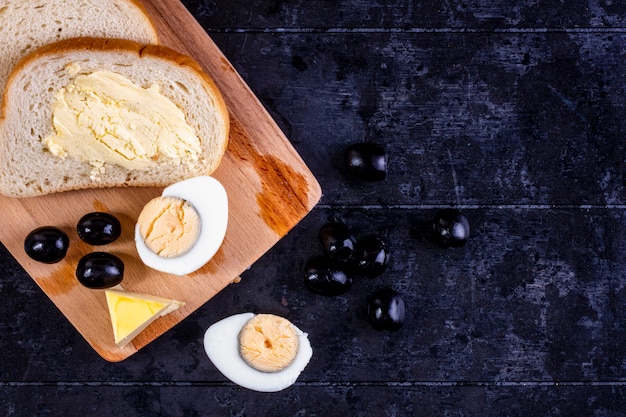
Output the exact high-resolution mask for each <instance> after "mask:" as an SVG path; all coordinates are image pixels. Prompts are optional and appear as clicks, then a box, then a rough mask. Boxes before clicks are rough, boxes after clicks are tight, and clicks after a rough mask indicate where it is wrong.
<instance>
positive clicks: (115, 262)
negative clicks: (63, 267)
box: [76, 252, 124, 289]
mask: <svg viewBox="0 0 626 417" xmlns="http://www.w3.org/2000/svg"><path fill="white" fill-rule="evenodd" d="M76 278H77V279H78V282H80V283H81V284H83V285H84V286H85V287H87V288H95V289H98V288H110V287H114V286H116V285H117V284H119V283H120V282H122V279H123V278H124V262H122V260H121V259H120V258H118V257H117V256H115V255H113V254H110V253H107V252H92V253H88V254H87V255H85V256H83V257H82V258H80V260H79V261H78V265H77V266H76Z"/></svg>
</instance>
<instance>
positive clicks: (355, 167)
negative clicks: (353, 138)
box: [344, 142, 387, 181]
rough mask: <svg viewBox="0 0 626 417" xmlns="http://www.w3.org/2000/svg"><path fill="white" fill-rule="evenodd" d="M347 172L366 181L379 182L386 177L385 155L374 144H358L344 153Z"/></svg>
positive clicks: (380, 148)
mask: <svg viewBox="0 0 626 417" xmlns="http://www.w3.org/2000/svg"><path fill="white" fill-rule="evenodd" d="M344 161H345V163H346V166H347V167H348V172H349V173H351V174H352V175H354V176H356V177H358V178H360V179H363V180H366V181H381V180H384V179H385V177H386V176H387V153H386V152H385V149H384V148H383V147H382V146H380V145H377V144H375V143H369V142H359V143H355V144H352V145H350V146H348V147H347V148H346V150H345V153H344Z"/></svg>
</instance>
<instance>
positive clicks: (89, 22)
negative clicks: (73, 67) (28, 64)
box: [0, 0, 158, 102]
mask: <svg viewBox="0 0 626 417" xmlns="http://www.w3.org/2000/svg"><path fill="white" fill-rule="evenodd" d="M80 36H92V37H98V38H121V39H131V40H134V41H137V42H141V43H151V44H156V43H158V35H157V31H156V28H155V26H154V24H153V22H152V21H151V19H150V18H149V16H148V15H147V13H146V10H145V9H144V7H143V5H142V4H141V3H140V2H138V1H136V0H82V1H75V0H6V1H0V102H1V101H2V92H3V91H4V86H5V85H6V80H7V77H8V75H9V73H10V72H11V70H12V69H13V67H14V66H15V65H16V64H17V63H18V62H19V61H20V59H22V58H23V57H24V56H26V55H27V54H28V53H30V52H32V51H33V50H35V49H37V48H38V47H40V46H43V45H46V44H48V43H52V42H56V41H59V40H62V39H68V38H76V37H80Z"/></svg>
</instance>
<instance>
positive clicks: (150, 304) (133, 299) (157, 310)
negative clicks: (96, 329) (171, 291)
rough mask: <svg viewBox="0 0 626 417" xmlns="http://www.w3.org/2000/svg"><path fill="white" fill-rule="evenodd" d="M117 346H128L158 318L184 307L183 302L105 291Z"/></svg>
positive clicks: (124, 292)
mask: <svg viewBox="0 0 626 417" xmlns="http://www.w3.org/2000/svg"><path fill="white" fill-rule="evenodd" d="M105 294H106V298H107V304H108V306H109V314H110V316H111V324H112V326H113V335H114V337H115V344H116V345H117V346H119V347H122V346H124V345H126V344H127V343H128V342H130V341H131V340H132V339H133V338H134V337H135V336H137V335H138V334H139V333H141V332H142V331H143V330H144V329H145V328H146V327H148V326H149V325H150V323H152V322H153V321H154V320H156V319H157V318H159V317H161V316H164V315H166V314H168V313H171V312H172V311H174V310H176V309H178V308H179V307H181V306H182V305H184V303H183V302H181V301H176V300H169V299H167V298H161V297H156V296H153V295H147V294H139V293H133V292H128V291H123V290H115V289H110V290H106V291H105Z"/></svg>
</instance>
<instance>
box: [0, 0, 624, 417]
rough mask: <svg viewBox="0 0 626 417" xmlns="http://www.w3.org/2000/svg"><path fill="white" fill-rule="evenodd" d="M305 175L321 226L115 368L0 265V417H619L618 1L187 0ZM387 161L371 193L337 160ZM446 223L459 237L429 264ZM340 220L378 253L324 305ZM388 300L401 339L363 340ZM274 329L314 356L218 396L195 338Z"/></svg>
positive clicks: (0, 254) (289, 242)
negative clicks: (364, 151) (361, 148)
mask: <svg viewBox="0 0 626 417" xmlns="http://www.w3.org/2000/svg"><path fill="white" fill-rule="evenodd" d="M184 3H185V5H186V6H187V7H188V8H189V10H190V11H191V12H192V13H193V14H194V15H195V16H196V18H197V19H198V21H199V22H200V23H201V24H202V25H203V27H204V28H205V29H206V30H207V31H208V32H209V34H210V35H211V37H212V38H213V39H214V41H215V42H216V43H217V44H218V46H220V48H221V49H222V50H223V52H224V53H225V55H226V56H227V58H228V59H229V60H230V61H231V62H232V63H233V65H234V66H235V68H236V69H237V70H238V71H239V72H240V74H241V75H242V77H243V78H244V80H246V82H248V84H249V85H250V87H251V88H252V90H253V91H254V92H255V93H256V94H257V95H258V97H259V99H260V100H261V102H262V103H263V104H264V105H265V106H266V108H267V109H268V110H269V112H270V113H271V114H272V116H273V117H274V118H275V119H276V121H277V122H278V124H279V125H280V127H281V128H282V129H283V130H284V131H285V133H286V134H287V136H288V137H289V139H290V140H291V142H292V143H293V144H294V146H295V147H296V149H297V150H298V152H299V153H300V154H301V156H302V158H303V159H304V160H305V162H306V163H307V164H308V165H309V167H310V168H311V170H312V171H313V173H314V174H315V175H316V177H317V178H318V180H319V182H320V183H321V186H322V189H323V192H324V194H323V197H322V199H321V201H320V204H319V205H318V206H317V208H316V209H315V210H314V211H313V212H312V213H311V214H310V215H309V216H307V217H306V218H305V219H304V221H303V222H302V223H301V224H299V225H298V226H296V227H295V228H294V229H293V230H292V231H291V232H290V233H289V234H288V236H287V237H285V238H284V239H283V240H282V241H280V242H279V243H278V244H277V245H276V246H275V247H274V248H273V249H272V250H271V251H270V252H269V253H267V254H266V255H265V256H264V257H262V258H261V259H260V260H259V261H258V262H256V263H255V264H254V265H252V266H251V268H250V270H249V271H247V272H246V273H245V274H244V275H243V276H242V278H243V280H242V281H241V283H239V284H236V285H232V286H230V287H229V288H227V289H225V290H224V291H223V292H221V293H220V294H218V296H217V297H215V298H214V299H213V300H211V301H210V302H208V303H207V304H206V305H205V306H204V307H203V308H201V309H200V310H198V311H197V312H196V313H194V314H193V315H192V316H191V317H189V318H188V319H187V320H185V321H184V322H182V323H181V324H180V325H178V326H177V327H175V328H174V329H172V330H171V331H170V332H168V333H167V334H165V335H164V336H162V337H161V338H159V339H157V340H156V341H155V342H153V343H152V344H150V345H149V346H148V347H146V348H145V349H143V350H141V351H140V352H139V353H138V354H136V355H134V356H132V357H131V358H129V359H128V360H126V361H123V362H121V363H118V364H110V363H107V362H106V361H104V360H102V359H101V358H100V357H99V356H98V355H97V354H96V353H95V352H94V351H93V350H92V349H91V348H90V347H89V346H88V345H87V343H86V342H85V341H84V340H83V339H82V338H81V337H80V335H79V334H78V333H77V332H76V331H75V330H74V329H73V327H72V326H71V325H70V324H69V323H68V322H67V320H66V319H65V318H64V317H63V316H62V315H61V314H60V313H59V312H58V311H57V310H56V308H55V307H54V306H53V305H52V303H50V301H49V300H48V299H47V298H46V297H45V295H44V294H43V293H42V292H41V291H40V290H39V289H38V288H37V286H36V285H35V283H34V282H33V281H32V280H31V279H30V278H29V277H28V276H27V275H26V274H25V273H24V271H23V270H22V269H21V267H20V266H19V265H18V264H17V263H16V262H15V260H13V258H12V257H11V256H10V255H9V254H8V253H7V252H6V250H5V249H4V248H2V250H1V251H0V271H1V272H0V296H1V300H2V302H0V313H1V315H2V317H3V319H2V320H0V352H2V354H1V355H0V415H7V416H58V415H66V416H70V415H71V416H74V415H97V416H105V415H119V414H121V413H124V415H133V416H154V415H171V416H206V415H211V416H220V415H224V416H339V415H343V416H381V415H384V416H409V415H416V416H422V415H423V416H480V417H485V416H547V415H554V416H561V415H562V416H597V417H616V416H626V400H625V399H624V395H625V394H626V347H625V345H626V319H625V317H626V241H625V236H626V193H625V190H624V187H625V181H626V179H625V163H624V162H625V152H624V133H625V132H626V121H625V116H626V112H625V110H626V94H625V93H626V5H624V4H623V2H620V1H616V0H613V1H610V0H588V1H580V2H562V1H556V2H555V1H547V0H546V1H542V0H511V1H506V2H504V1H500V0H469V1H443V0H439V1H417V0H414V1H404V0H390V1H382V0H380V1H371V0H370V1H365V0H355V1H336V0H318V1H304V0H292V1H289V0H285V1H279V0H274V1H270V0H265V1H263V0H249V1H239V0H231V1H225V0H213V1H209V0H207V1H199V0H184ZM359 141H372V142H377V143H380V144H383V145H384V146H385V147H386V149H387V152H388V154H389V158H390V161H391V163H390V167H389V173H388V177H387V179H386V180H385V181H384V182H379V183H364V182H360V181H356V180H354V179H352V178H349V177H348V176H346V175H345V172H344V168H343V165H342V159H341V155H342V152H343V149H344V148H345V147H346V146H347V145H349V144H351V143H353V142H359ZM451 205H455V206H457V207H460V208H462V209H463V210H464V211H465V213H466V214H467V216H468V217H469V220H470V223H471V226H472V237H471V240H470V242H469V243H468V245H466V246H465V247H463V248H460V249H449V250H444V249H441V248H439V247H437V246H436V245H434V244H433V243H432V242H431V241H430V239H429V238H428V235H427V233H426V230H427V228H428V223H429V221H430V219H431V218H432V215H433V214H434V212H435V211H436V210H437V209H438V208H440V207H447V206H451ZM333 215H337V216H341V217H343V218H344V219H345V220H346V222H348V224H349V225H351V226H352V227H353V229H354V231H355V233H356V234H357V235H366V234H377V235H380V236H382V237H383V238H384V239H385V240H386V241H387V242H388V244H389V245H390V247H391V249H392V263H391V265H390V267H389V269H388V270H387V271H386V272H385V274H384V275H382V276H381V277H379V278H377V279H373V280H357V281H356V282H355V284H354V286H353V288H352V289H351V291H349V292H348V293H347V294H345V295H343V296H340V297H336V298H326V297H321V296H317V295H315V294H312V293H310V292H308V291H307V290H306V289H305V288H304V287H303V284H302V270H303V267H304V263H305V262H306V260H307V259H309V258H310V257H312V256H314V255H316V254H318V253H319V251H320V249H319V247H318V243H317V240H316V236H317V232H318V229H319V227H320V226H321V225H322V224H323V223H324V222H325V221H326V219H327V218H328V216H333ZM381 286H392V287H393V288H395V289H396V290H398V291H399V292H401V293H402V295H403V297H404V300H405V302H406V304H407V309H408V311H407V318H406V322H405V325H404V327H403V328H402V329H401V330H400V331H398V332H396V333H385V332H376V331H374V330H373V329H372V328H371V327H370V326H369V324H368V323H367V321H366V320H365V318H364V308H365V300H366V299H367V296H368V295H369V294H370V293H371V292H372V291H374V290H375V289H376V288H378V287H381ZM244 311H252V312H272V313H277V314H281V315H284V316H286V317H288V318H289V319H291V320H292V321H293V322H294V323H295V324H296V325H297V326H299V327H300V328H302V329H303V330H305V331H307V332H308V333H309V338H310V340H311V343H312V345H313V349H314V355H313V358H312V360H311V362H310V363H309V365H308V367H307V368H306V369H305V371H304V372H303V373H302V375H301V376H300V378H299V380H298V382H297V383H296V385H295V386H293V387H291V388H289V389H287V390H285V391H282V392H279V393H272V394H261V393H255V392H252V391H248V390H246V389H242V388H239V387H237V386H235V385H233V384H232V383H230V382H228V381H227V380H226V379H225V378H224V377H223V376H222V375H221V374H220V373H219V372H218V371H217V370H216V368H215V367H214V366H213V365H212V364H211V363H210V361H209V360H208V359H207V357H206V356H205V354H204V351H203V347H202V336H203V333H204V330H205V329H206V328H207V327H208V326H209V325H211V324H212V323H214V322H215V321H217V320H219V319H221V318H223V317H225V316H227V315H230V314H235V313H240V312H244Z"/></svg>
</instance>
